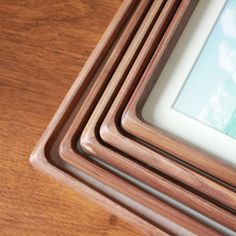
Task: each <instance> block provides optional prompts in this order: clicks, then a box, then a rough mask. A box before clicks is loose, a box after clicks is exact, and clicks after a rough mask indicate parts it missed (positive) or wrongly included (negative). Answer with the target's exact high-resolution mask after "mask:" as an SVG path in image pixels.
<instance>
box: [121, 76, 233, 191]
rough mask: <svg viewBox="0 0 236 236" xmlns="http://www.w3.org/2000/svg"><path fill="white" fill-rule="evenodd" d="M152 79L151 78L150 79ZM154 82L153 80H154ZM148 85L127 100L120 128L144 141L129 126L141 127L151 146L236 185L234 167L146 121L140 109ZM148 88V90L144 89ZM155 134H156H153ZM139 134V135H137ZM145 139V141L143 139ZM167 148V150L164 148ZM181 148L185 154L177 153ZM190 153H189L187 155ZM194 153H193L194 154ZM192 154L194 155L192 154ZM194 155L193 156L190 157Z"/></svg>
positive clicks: (141, 136)
mask: <svg viewBox="0 0 236 236" xmlns="http://www.w3.org/2000/svg"><path fill="white" fill-rule="evenodd" d="M145 76H146V77H148V78H151V77H152V74H151V73H150V72H147V73H146V75H145ZM158 76H159V75H158ZM150 80H152V79H150ZM154 82H155V81H154ZM148 86H149V85H148V84H146V85H145V88H140V87H139V88H137V89H136V90H135V92H134V94H133V95H132V98H131V99H130V101H129V102H128V104H127V106H126V108H125V110H124V112H123V115H122V118H121V125H122V128H123V129H124V130H125V131H126V132H128V133H129V134H131V135H132V136H135V137H138V138H139V139H141V140H143V141H144V142H147V139H146V137H145V138H144V137H143V136H144V135H143V134H142V135H141V134H139V133H138V132H134V131H133V129H130V127H132V126H134V127H135V129H136V130H137V129H140V128H141V127H142V130H143V131H144V132H145V134H146V135H147V134H149V135H151V138H150V139H148V142H150V143H151V145H152V146H154V147H156V148H158V149H161V150H163V151H164V152H166V153H170V154H171V155H173V156H175V157H177V158H178V159H180V160H182V161H184V162H186V163H188V164H190V165H192V166H195V167H196V168H198V169H200V170H202V171H204V172H205V173H207V174H209V175H211V176H213V177H216V178H217V179H219V180H222V181H223V182H224V183H226V184H228V185H231V186H232V187H234V188H235V187H236V168H233V167H231V166H230V165H229V164H227V163H225V162H223V161H221V160H216V159H215V158H214V156H211V155H209V154H205V153H204V151H201V150H198V149H197V148H194V147H191V145H188V144H186V142H184V141H182V140H180V139H178V138H171V137H170V135H168V134H164V132H162V131H161V130H160V129H158V128H156V127H153V126H151V124H149V123H148V122H146V121H145V120H144V119H143V118H142V116H141V114H140V111H141V109H142V107H143V105H144V102H145V100H146V99H147V97H148V94H150V92H149V90H150V88H148V89H146V88H147V87H148ZM146 90H148V92H147V91H146ZM140 91H141V96H140V98H138V96H137V94H138V92H140ZM155 134H156V135H155ZM137 135H139V136H137ZM157 137H159V138H161V139H163V140H164V141H166V144H160V143H158V142H157V141H155V140H157ZM144 139H146V141H145V140H144ZM167 142H168V144H169V145H172V149H171V151H170V148H168V147H167V145H168V144H167ZM177 146H178V147H179V148H180V151H178V152H177V151H174V150H173V149H174V148H173V147H177ZM165 149H168V150H165ZM181 150H183V151H184V152H185V154H179V153H180V152H181ZM189 153H191V155H189ZM194 153H195V154H194ZM193 155H194V156H193ZM192 157H195V158H192ZM199 159H201V161H202V164H201V163H199V161H198V160H199ZM204 163H208V168H209V169H210V171H209V170H208V171H207V167H206V166H207V165H204ZM219 168H220V169H221V170H222V172H224V175H223V176H222V175H221V176H220V174H219Z"/></svg>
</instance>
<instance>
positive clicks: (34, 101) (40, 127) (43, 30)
mask: <svg viewBox="0 0 236 236" xmlns="http://www.w3.org/2000/svg"><path fill="white" fill-rule="evenodd" d="M120 4H121V1H120V0H112V1H110V0H50V1H48V0H40V1H39V0H10V1H6V0H5V1H4V0H1V1H0V98H1V100H0V108H1V113H0V128H1V129H0V146H1V148H0V156H1V159H0V235H1V236H2V235H4V236H5V235H14V236H16V235H17V236H19V235H24V236H27V235H34V236H37V235H67V236H70V235H83V236H85V235H86V236H87V235H96V236H99V235H103V236H106V235H117V236H118V235H129V236H133V235H140V234H139V233H138V232H135V231H134V230H133V229H132V226H129V225H128V224H127V223H125V222H123V221H122V220H120V219H118V218H117V217H116V216H114V215H111V214H110V213H109V212H107V211H105V210H104V209H103V208H102V207H100V206H98V205H96V204H95V203H93V202H91V201H89V200H87V199H86V197H85V196H82V195H78V194H77V193H75V192H73V191H72V190H70V189H68V188H66V187H64V186H62V185H61V184H59V183H56V182H55V181H54V180H53V179H50V178H49V177H47V176H45V175H43V174H40V173H39V172H38V171H36V170H35V169H33V168H32V166H31V165H30V164H29V159H28V158H29V155H30V152H31V151H32V149H33V147H34V145H35V143H36V142H37V140H38V139H39V138H40V136H41V134H42V132H43V131H44V129H45V128H46V126H47V124H48V123H49V121H50V119H51V118H52V116H53V114H54V113H55V111H56V109H57V107H58V106H59V104H60V102H61V101H62V99H63V97H64V96H65V94H66V92H67V91H68V89H69V87H70V86H71V84H72V83H73V81H74V79H75V77H76V75H77V74H78V73H79V71H80V70H81V68H82V66H83V65H84V63H85V61H86V59H87V58H88V56H89V54H90V53H91V51H92V50H93V48H94V46H95V45H96V43H97V42H98V40H99V38H100V36H101V34H102V33H103V32H104V30H105V28H106V27H107V25H108V23H109V21H110V20H111V19H112V17H113V15H114V13H115V11H116V10H117V9H118V7H119V5H120Z"/></svg>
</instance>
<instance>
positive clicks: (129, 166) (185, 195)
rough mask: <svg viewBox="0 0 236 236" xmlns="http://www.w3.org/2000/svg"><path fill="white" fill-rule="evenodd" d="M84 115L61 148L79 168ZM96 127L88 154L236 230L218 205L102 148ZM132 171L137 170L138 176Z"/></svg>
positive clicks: (82, 110) (231, 217)
mask: <svg viewBox="0 0 236 236" xmlns="http://www.w3.org/2000/svg"><path fill="white" fill-rule="evenodd" d="M92 94H94V90H93V89H91V93H90V95H92ZM88 102H89V100H88ZM83 114H85V113H84V109H81V111H80V112H79V113H78V114H77V116H76V119H75V120H74V122H73V124H72V125H71V127H70V129H69V131H68V133H67V135H66V136H65V138H64V140H63V142H62V148H61V154H62V158H63V159H65V160H67V161H68V162H70V163H72V164H74V165H76V166H78V165H79V158H80V156H79V154H78V151H77V153H76V147H75V146H76V144H75V143H76V139H77V137H78V136H79V135H80V133H81V130H82V126H84V125H83V124H82V123H81V122H82V121H83ZM90 125H91V124H89V126H90ZM95 125H96V124H95ZM90 127H91V126H90ZM93 127H94V136H93V139H92V140H90V144H91V145H92V146H89V151H88V150H86V151H88V152H89V153H90V154H93V155H95V156H97V157H98V158H99V159H103V160H106V161H109V162H110V163H112V164H113V165H115V166H117V167H119V169H122V170H124V171H125V172H126V173H128V174H130V175H132V176H134V177H136V178H139V179H140V175H141V176H142V177H143V178H144V182H145V181H146V183H148V184H150V185H152V186H154V187H156V188H157V189H158V188H159V189H161V190H162V191H164V192H167V193H168V194H170V193H171V194H170V195H172V196H175V197H176V198H177V199H178V200H180V201H182V202H184V203H186V202H187V205H191V206H192V207H195V209H196V208H197V209H198V210H199V211H200V212H203V213H204V214H206V215H208V216H209V215H210V216H211V218H215V219H216V220H217V221H218V222H220V223H222V224H224V225H226V226H228V227H233V228H235V227H236V226H235V224H234V223H233V222H234V219H235V218H234V215H233V214H231V213H229V212H227V211H225V210H223V209H222V208H220V207H218V206H215V205H214V204H212V203H209V202H208V201H206V200H204V199H203V198H201V197H198V196H197V195H195V194H194V193H191V192H189V191H188V190H184V189H182V188H181V187H176V186H178V185H176V184H173V183H171V182H170V181H169V180H168V179H164V178H163V177H161V176H158V175H156V174H154V173H152V172H150V171H149V170H146V171H145V169H144V168H142V167H141V166H139V165H136V164H135V163H132V161H130V160H129V159H127V156H126V157H123V156H120V155H119V154H117V153H115V152H114V151H113V150H109V149H107V148H106V147H104V146H102V145H101V144H100V142H99V141H97V140H96V138H94V137H95V136H96V135H97V134H96V129H97V126H96V127H95V126H94V125H93ZM84 134H85V136H87V134H88V133H87V131H85V132H84ZM114 162H115V164H114ZM133 170H135V171H136V173H135V171H133ZM142 180H143V179H142ZM155 180H156V181H155ZM176 189H177V190H176ZM187 199H188V200H187ZM190 199H194V202H191V200H190ZM196 203H197V204H196ZM219 215H222V217H218V216H219Z"/></svg>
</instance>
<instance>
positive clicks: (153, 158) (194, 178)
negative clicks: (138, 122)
mask: <svg viewBox="0 0 236 236" xmlns="http://www.w3.org/2000/svg"><path fill="white" fill-rule="evenodd" d="M163 44H164V46H163V48H164V47H165V46H166V45H165V43H163ZM167 50H169V48H168V49H167ZM158 53H159V54H158ZM161 53H162V52H161ZM161 53H160V52H159V51H157V54H156V57H155V60H156V61H154V60H153V64H155V63H156V64H155V68H156V67H158V72H159V71H160V69H161V67H162V66H163V65H164V63H165V60H163V59H162V58H161V57H160V54H161ZM141 55H142V56H143V55H144V53H141ZM143 58H145V57H144V56H143ZM164 58H165V59H166V58H167V53H164ZM143 60H145V59H143ZM142 63H143V62H142V61H141V62H139V64H138V63H137V64H136V67H134V70H133V71H132V72H131V73H129V75H128V79H126V82H127V85H125V86H128V87H129V88H127V89H126V88H125V86H124V89H123V90H121V91H120V93H119V95H118V96H119V97H116V100H115V103H114V104H113V107H112V109H111V110H110V112H109V114H108V115H107V118H106V119H105V121H104V123H103V124H102V126H101V129H100V135H101V137H102V138H103V140H105V141H106V143H108V144H110V145H112V146H113V147H116V148H118V149H119V150H121V151H123V152H125V153H127V154H128V155H130V156H131V157H134V158H136V159H138V160H141V161H142V162H144V163H146V164H148V165H149V166H151V167H153V168H156V169H157V170H160V171H162V172H163V173H166V174H168V175H169V176H171V177H173V178H175V179H177V180H179V181H181V182H183V183H184V184H186V185H188V186H190V187H192V188H195V189H196V190H197V191H199V192H202V193H204V194H206V195H208V196H209V197H211V198H212V199H215V200H216V201H218V202H219V203H223V204H224V205H225V206H227V207H230V208H232V209H234V210H235V209H236V193H235V190H233V189H230V188H228V187H227V186H222V184H221V183H220V182H217V181H215V180H214V179H210V178H208V176H207V175H203V174H201V173H200V174H199V173H198V172H197V171H196V170H194V169H193V168H189V167H188V166H183V165H182V164H181V163H179V162H177V161H175V160H172V159H171V158H169V157H168V156H167V155H163V153H158V150H152V149H150V148H148V147H145V146H143V145H141V144H140V143H138V142H137V141H135V140H132V139H130V138H129V137H128V138H126V139H125V136H124V135H123V134H122V133H121V132H120V131H118V130H117V128H116V126H117V124H119V123H120V117H121V111H122V106H123V107H124V105H126V104H127V102H128V98H129V97H130V96H131V95H132V93H133V90H134V87H135V84H137V82H138V78H140V76H141V73H140V72H139V69H140V68H141V65H142ZM151 67H152V68H154V66H152V65H151ZM128 83H129V84H128ZM116 84H117V80H114V83H113V84H111V85H110V88H108V89H107V91H108V92H107V95H106V99H107V100H109V102H111V99H110V95H109V94H111V89H112V88H114V87H115V86H116ZM125 90H128V91H125ZM129 90H130V91H129ZM124 93H128V95H127V97H126V98H125V97H124V101H122V99H123V98H122V96H123V94H124ZM103 101H104V102H103V105H100V107H99V109H98V110H100V111H103V109H104V110H105V106H106V105H105V104H106V101H105V96H104V99H103ZM122 103H123V104H122ZM118 105H120V106H121V108H117V109H116V108H115V107H116V106H118ZM106 109H107V108H106ZM119 109H120V110H121V111H120V112H118V110H119ZM123 109H124V108H123ZM106 111H107V110H105V111H104V112H103V114H102V115H101V114H100V115H99V114H98V112H96V115H94V117H96V118H94V120H93V124H94V125H93V126H92V122H91V123H90V124H88V125H87V126H88V127H89V129H88V130H87V131H86V132H84V136H85V138H86V137H89V135H88V133H89V132H90V133H91V132H92V129H94V130H95V129H98V127H99V124H98V122H97V123H96V120H97V121H99V122H101V121H100V120H101V119H103V118H101V117H102V116H104V114H105V113H106ZM100 113H102V112H100ZM135 114H136V112H135V113H133V115H135ZM134 130H136V131H135V132H139V131H138V130H142V129H141V128H140V129H138V127H135V129H134ZM140 133H142V132H140ZM143 133H144V132H143ZM90 136H92V134H90ZM89 138H90V139H91V137H89ZM155 140H158V139H155ZM163 140H165V139H163ZM82 141H83V136H82ZM163 142H164V141H163ZM87 143H88V144H87V146H89V145H90V149H91V148H92V149H93V142H91V144H89V141H87ZM97 146H98V145H96V147H94V149H95V150H96V149H97V148H98V147H97ZM212 216H215V217H214V218H216V219H217V218H218V217H217V216H216V215H215V213H214V212H212Z"/></svg>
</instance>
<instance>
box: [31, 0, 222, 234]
mask: <svg viewBox="0 0 236 236" xmlns="http://www.w3.org/2000/svg"><path fill="white" fill-rule="evenodd" d="M132 3H135V1H133V2H131V1H130V2H128V1H126V3H125V4H123V7H122V8H121V9H122V10H120V12H119V14H118V16H120V15H121V13H122V12H123V13H125V14H126V16H127V15H128V14H127V11H125V9H126V8H127V7H128V8H129V10H130V7H131V5H132ZM136 3H137V1H136ZM130 4H131V5H130ZM123 16H124V15H123ZM124 18H125V17H124ZM126 19H127V18H126ZM123 20H124V19H123V18H122V19H117V17H116V18H115V20H114V21H113V22H112V25H111V26H110V27H109V28H108V31H107V33H106V34H105V36H104V37H103V39H102V40H101V41H100V44H98V46H97V47H96V49H95V51H94V53H93V54H92V55H91V57H90V59H89V61H88V62H87V64H86V65H85V67H84V68H83V70H82V72H81V73H80V76H79V77H78V78H77V80H76V81H75V83H74V85H73V86H72V88H71V90H70V92H69V93H68V95H67V96H66V98H65V100H64V101H63V103H62V105H61V106H60V108H59V110H58V112H57V113H56V115H55V116H54V118H53V120H52V121H51V123H50V125H49V127H48V128H47V130H46V131H45V133H44V135H43V136H42V138H41V139H40V141H39V143H38V145H37V146H36V148H35V150H34V151H33V153H32V155H31V162H32V163H33V164H34V165H35V166H36V167H37V168H38V169H40V170H41V171H43V172H45V173H47V174H49V175H51V176H53V177H54V178H56V179H57V180H59V181H61V182H63V183H64V184H66V185H69V186H70V187H72V188H74V189H75V190H76V191H78V192H81V191H82V192H83V193H84V194H88V195H89V197H91V198H93V199H94V200H95V201H97V202H99V203H101V204H104V205H105V207H106V208H107V209H109V210H111V211H112V212H113V213H115V214H117V215H119V216H122V217H123V218H125V219H126V220H128V221H129V222H130V223H132V224H133V226H134V227H137V228H139V229H140V230H142V232H144V233H146V234H147V235H169V232H172V234H173V233H175V234H176V233H178V234H181V235H185V234H189V233H190V231H193V232H197V231H198V232H200V230H201V232H203V233H204V234H211V235H219V234H218V233H217V232H215V231H214V230H211V229H210V228H208V227H207V226H204V225H203V224H201V223H198V222H197V221H195V220H192V219H191V218H190V217H188V216H186V215H184V214H182V213H181V212H179V211H178V210H176V209H175V208H173V207H170V206H169V205H168V204H165V203H163V202H162V201H160V200H158V199H157V198H154V197H151V196H150V195H149V194H147V193H146V192H145V191H142V190H140V189H139V188H137V187H134V185H132V184H129V182H127V181H124V180H122V179H121V178H119V177H117V176H116V175H114V174H112V173H111V172H109V171H107V170H105V169H104V168H101V167H99V166H98V165H95V164H94V163H93V162H92V161H89V160H88V159H89V157H85V158H84V159H83V161H82V160H81V161H80V164H81V166H80V168H79V169H80V171H78V169H76V170H73V169H72V167H68V165H65V163H64V162H62V161H61V159H60V156H59V144H60V142H61V139H62V138H63V136H64V133H65V132H66V130H67V129H68V127H69V126H70V123H71V121H72V120H73V118H74V115H75V114H76V111H77V110H78V107H79V106H80V103H79V98H83V95H86V94H87V93H86V91H85V87H88V86H89V82H90V81H91V79H92V78H93V77H94V76H95V73H96V72H97V71H98V68H97V67H99V66H100V65H101V64H104V61H102V58H103V59H104V56H105V55H104V54H106V53H109V52H108V51H109V48H110V46H111V43H112V42H113V41H114V40H115V38H114V36H115V35H116V33H117V32H116V31H117V28H120V24H121V23H122V22H123ZM87 92H88V91H87ZM82 100H83V99H81V101H82ZM81 170H82V171H81ZM86 173H88V174H89V175H86ZM90 175H93V176H95V177H96V179H91V177H90ZM99 176H103V180H104V181H103V183H104V182H105V183H107V182H108V183H109V185H110V186H111V187H114V188H115V189H116V190H118V192H117V191H114V189H112V188H108V186H106V185H101V182H99V181H97V179H101V178H100V177H99ZM88 186H89V187H91V188H89V187H88ZM93 189H95V190H96V191H98V192H99V193H102V195H104V196H106V198H104V197H103V196H102V195H101V194H99V193H98V192H96V191H94V190H93ZM122 193H125V196H124V195H123V194H122ZM130 196H132V197H134V200H137V201H134V200H133V199H130V198H129V197H130ZM139 202H141V203H144V205H146V206H151V207H152V209H155V210H156V214H154V213H153V212H152V211H150V210H149V209H147V208H145V207H144V206H143V205H141V204H139ZM176 217H177V219H176ZM182 222H185V223H182ZM176 223H177V224H176ZM184 224H186V228H184V227H183V225H184ZM160 225H161V226H160ZM196 225H197V226H199V228H198V229H191V228H193V227H194V228H195V227H196ZM159 227H161V229H160V228H159ZM164 228H165V230H164Z"/></svg>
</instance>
